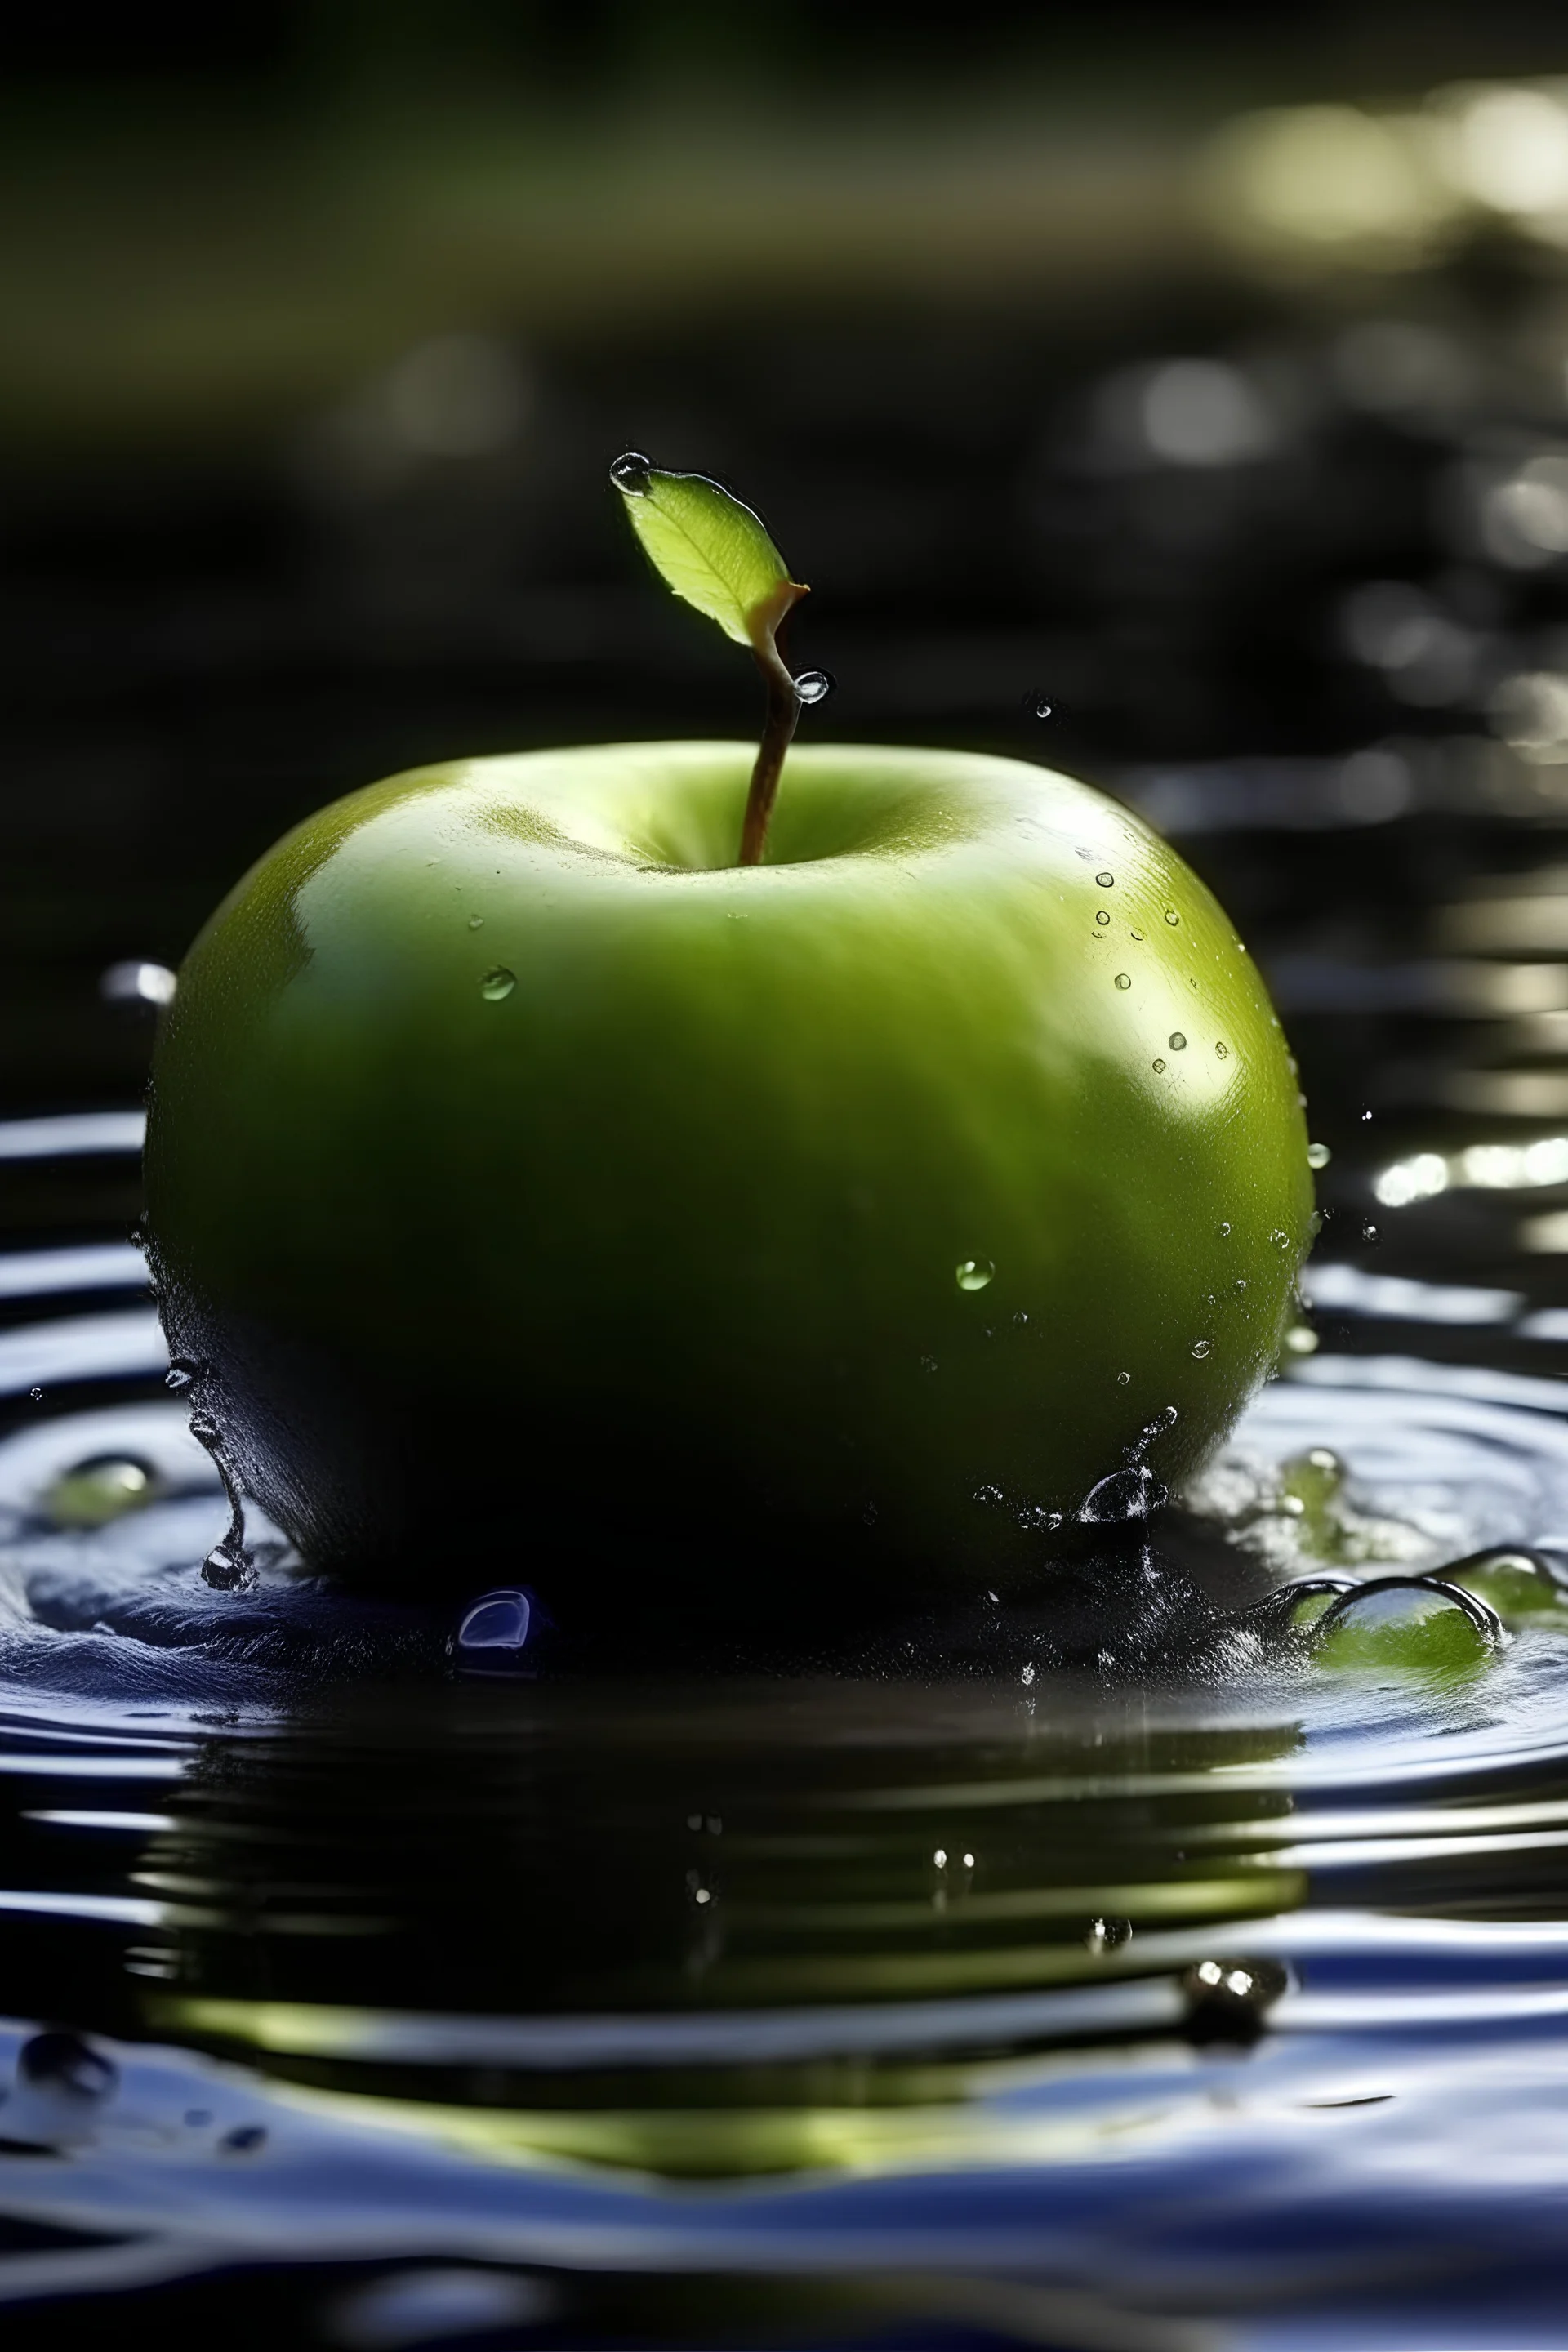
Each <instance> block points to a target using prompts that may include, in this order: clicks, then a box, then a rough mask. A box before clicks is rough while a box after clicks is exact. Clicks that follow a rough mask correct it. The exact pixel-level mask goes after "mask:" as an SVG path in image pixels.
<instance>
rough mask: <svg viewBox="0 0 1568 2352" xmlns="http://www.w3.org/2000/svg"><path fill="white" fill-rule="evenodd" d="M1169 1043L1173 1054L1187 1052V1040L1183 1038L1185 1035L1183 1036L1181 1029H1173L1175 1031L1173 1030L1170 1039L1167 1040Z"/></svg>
mask: <svg viewBox="0 0 1568 2352" xmlns="http://www.w3.org/2000/svg"><path fill="white" fill-rule="evenodd" d="M1167 1042H1168V1044H1169V1045H1170V1048H1171V1051H1172V1053H1173V1054H1180V1053H1182V1052H1184V1050H1185V1047H1186V1043H1187V1041H1186V1039H1185V1038H1184V1036H1183V1034H1182V1033H1181V1031H1180V1030H1179V1029H1173V1030H1172V1032H1171V1034H1170V1037H1169V1039H1168V1040H1167Z"/></svg>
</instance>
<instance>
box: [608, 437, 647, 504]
mask: <svg viewBox="0 0 1568 2352" xmlns="http://www.w3.org/2000/svg"><path fill="white" fill-rule="evenodd" d="M652 471H653V467H652V466H651V465H650V464H649V462H648V460H647V458H646V457H644V456H643V454H642V452H641V450H640V449H628V450H627V451H626V456H625V457H617V458H616V462H615V464H614V465H613V466H612V467H610V479H611V481H612V482H614V484H615V486H616V489H617V490H624V491H625V492H626V496H627V498H628V499H646V498H647V478H648V476H649V474H650V473H651V472H652Z"/></svg>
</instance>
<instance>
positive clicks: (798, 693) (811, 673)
mask: <svg viewBox="0 0 1568 2352" xmlns="http://www.w3.org/2000/svg"><path fill="white" fill-rule="evenodd" d="M833 686H834V681H833V678H832V677H831V676H830V674H829V673H828V672H827V671H826V670H825V669H803V670H802V671H801V674H800V676H799V677H797V678H796V679H795V700H796V701H797V702H804V703H805V704H806V705H807V707H808V708H809V706H810V705H811V704H812V703H814V702H826V699H827V698H828V696H829V695H830V694H831V693H832V691H833Z"/></svg>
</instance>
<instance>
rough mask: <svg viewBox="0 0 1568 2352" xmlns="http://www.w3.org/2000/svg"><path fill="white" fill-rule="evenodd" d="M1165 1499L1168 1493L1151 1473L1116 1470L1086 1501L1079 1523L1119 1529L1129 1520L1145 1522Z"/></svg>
mask: <svg viewBox="0 0 1568 2352" xmlns="http://www.w3.org/2000/svg"><path fill="white" fill-rule="evenodd" d="M1164 1499H1165V1489H1164V1488H1163V1486H1161V1484H1160V1481H1159V1480H1158V1478H1156V1477H1155V1475H1154V1474H1153V1472H1152V1470H1142V1469H1139V1470H1113V1471H1112V1472H1111V1474H1110V1477H1109V1478H1101V1479H1100V1482H1099V1484H1098V1485H1097V1486H1091V1487H1090V1488H1089V1492H1088V1494H1087V1495H1086V1496H1084V1498H1083V1507H1082V1508H1081V1510H1080V1511H1079V1519H1080V1520H1081V1521H1082V1522H1083V1523H1084V1524H1085V1525H1087V1526H1089V1527H1116V1526H1121V1525H1122V1524H1123V1523H1124V1522H1125V1521H1126V1520H1128V1519H1146V1518H1147V1517H1148V1516H1149V1514H1150V1512H1151V1511H1157V1510H1158V1509H1159V1507H1160V1505H1161V1504H1162V1503H1163V1501H1164Z"/></svg>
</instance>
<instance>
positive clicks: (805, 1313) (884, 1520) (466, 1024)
mask: <svg viewBox="0 0 1568 2352" xmlns="http://www.w3.org/2000/svg"><path fill="white" fill-rule="evenodd" d="M752 756H753V755H752V749H751V748H750V747H748V746H745V745H742V744H731V743H712V742H691V743H626V744H606V745H600V746H595V747H592V748H586V749H578V750H572V751H547V752H533V753H529V754H526V755H521V756H518V757H513V758H502V759H489V760H475V761H457V762H453V763H451V764H449V765H446V766H441V767H434V768H428V769H425V770H422V771H420V772H416V773H414V774H411V775H405V776H402V777H396V778H394V779H393V780H392V781H391V782H386V783H382V784H378V785H375V786H374V787H372V788H371V789H370V790H368V791H364V792H361V793H355V794H353V795H352V796H351V797H350V798H348V799H346V800H343V801H341V802H339V803H336V804H335V805H334V806H332V807H331V808H328V809H325V810H323V811H322V812H321V813H320V814H317V815H316V816H313V817H311V818H310V820H308V822H307V823H305V824H302V825H300V827H299V828H298V829H297V830H296V831H295V832H293V833H292V834H290V835H289V836H288V837H287V838H286V839H285V840H284V841H283V842H281V843H280V844H279V845H278V846H277V847H276V848H275V849H273V850H272V851H271V852H270V853H269V854H268V856H266V857H264V858H263V859H262V861H261V862H260V864H259V865H258V866H257V867H256V868H255V869H254V870H253V871H252V873H251V874H250V875H248V876H247V877H246V879H245V880H244V881H242V882H241V883H240V885H239V886H238V887H237V889H236V890H235V891H234V892H233V893H232V895H231V896H230V897H229V898H228V899H227V900H226V903H225V904H224V905H223V906H222V907H221V908H219V909H218V911H217V913H216V915H215V916H214V917H213V919H212V920H211V921H210V922H209V923H208V925H207V927H206V929H205V930H204V931H203V933H202V934H201V936H200V938H199V939H198V940H197V941H196V943H195V947H194V948H193V949H192V950H191V953H190V955H189V957H188V959H187V961H186V962H185V965H184V970H183V971H182V972H181V975H180V982H179V990H178V994H177V996H176V997H175V1000H174V1004H173V1006H172V1007H171V1008H170V1010H169V1012H168V1013H167V1014H166V1016H165V1018H164V1023H163V1029H162V1033H161V1035H160V1039H159V1044H158V1047H157V1054H156V1060H155V1066H154V1076H153V1095H152V1110H151V1120H150V1127H149V1133H148V1143H147V1162H146V1169H147V1198H148V1207H149V1218H150V1224H151V1230H152V1234H153V1244H154V1252H155V1262H156V1265H157V1267H158V1271H159V1276H160V1281H161V1286H162V1303H163V1316H164V1321H165V1325H166V1328H167V1331H168V1336H169V1340H170V1344H171V1347H172V1349H174V1352H175V1354H176V1355H177V1356H179V1357H183V1358H186V1359H189V1360H192V1361H193V1363H195V1365H197V1366H199V1368H200V1370H199V1372H198V1374H197V1385H198V1391H199V1396H200V1401H201V1402H202V1404H203V1406H204V1409H205V1411H207V1412H210V1413H211V1414H212V1415H214V1416H215V1417H216V1420H217V1421H218V1423H220V1425H221V1427H222V1428H223V1430H224V1433H225V1435H226V1442H227V1446H228V1452H229V1455H230V1458H231V1461H232V1463H233V1465H234V1467H235V1468H236V1470H237V1473H238V1475H239V1476H240V1477H241V1479H242V1480H243V1482H244V1484H245V1485H246V1486H247V1487H248V1488H249V1489H250V1490H251V1492H252V1493H254V1494H255V1495H256V1496H258V1499H259V1500H260V1501H261V1502H262V1503H263V1504H264V1505H265V1506H266V1507H267V1509H268V1512H269V1513H270V1514H271V1515H272V1516H273V1517H274V1518H275V1519H277V1520H278V1521H279V1522H280V1523H281V1525H282V1526H283V1527H285V1528H287V1529H288V1530H289V1533H290V1534H291V1535H292V1536H293V1537H294V1538H296V1539H297V1540H298V1542H299V1543H300V1546H301V1547H302V1549H303V1550H304V1552H305V1554H306V1555H307V1557H308V1558H309V1559H310V1560H311V1561H312V1562H314V1563H316V1564H318V1565H320V1566H321V1567H322V1568H326V1569H331V1570H338V1571H341V1572H342V1573H343V1574H344V1575H347V1576H353V1577H357V1578H359V1579H360V1580H368V1581H377V1580H379V1581H382V1582H386V1583H390V1582H402V1583H405V1584H414V1585H420V1584H422V1585H424V1586H425V1587H426V1588H427V1589H437V1588H442V1587H445V1588H447V1589H449V1590H451V1591H453V1592H454V1593H457V1592H460V1591H472V1590H473V1589H475V1587H476V1586H478V1585H479V1584H482V1583H485V1582H495V1581H496V1580H498V1578H499V1576H500V1573H501V1572H502V1570H504V1571H505V1572H506V1573H508V1574H517V1573H521V1574H522V1575H524V1576H526V1577H528V1578H529V1579H531V1580H532V1581H534V1582H535V1583H537V1584H539V1585H541V1586H542V1587H543V1588H544V1590H545V1591H547V1592H549V1593H550V1594H551V1596H552V1599H553V1600H554V1601H556V1603H557V1605H558V1606H560V1607H564V1608H565V1609H567V1610H568V1612H570V1609H571V1608H572V1606H573V1605H574V1603H573V1596H574V1595H576V1596H579V1597H580V1603H581V1605H582V1606H584V1607H587V1606H589V1605H591V1601H592V1597H593V1596H595V1595H599V1594H603V1593H605V1592H607V1591H614V1590H616V1589H617V1588H623V1589H624V1587H625V1586H626V1584H627V1583H628V1582H630V1581H641V1580H647V1579H648V1578H649V1577H655V1578H657V1579H659V1580H672V1579H673V1580H679V1578H680V1577H681V1576H682V1575H684V1574H686V1573H687V1572H688V1571H689V1573H690V1575H691V1576H692V1578H693V1579H695V1580H699V1581H700V1580H701V1579H702V1578H704V1577H706V1578H712V1577H715V1576H720V1577H724V1578H728V1579H730V1580H732V1581H733V1582H735V1583H737V1584H742V1583H747V1582H753V1581H754V1580H759V1579H762V1578H767V1579H770V1580H773V1582H774V1583H775V1584H776V1583H777V1581H778V1580H781V1579H782V1580H786V1589H787V1584H793V1583H794V1582H799V1581H805V1580H814V1581H816V1582H818V1583H824V1582H826V1583H827V1584H829V1585H830V1586H836V1587H837V1590H839V1591H850V1590H852V1589H853V1588H854V1587H855V1586H856V1585H857V1584H858V1585H859V1586H860V1587H861V1589H863V1590H874V1589H880V1588H893V1589H900V1590H904V1589H913V1588H915V1587H917V1586H923V1587H931V1586H933V1585H934V1586H941V1585H943V1584H947V1585H949V1586H952V1585H957V1586H959V1587H962V1588H964V1589H966V1590H973V1587H974V1586H975V1584H976V1582H979V1583H980V1584H982V1585H990V1586H992V1587H994V1588H996V1589H1000V1580H1003V1579H1013V1580H1016V1579H1017V1578H1018V1577H1020V1576H1022V1575H1026V1574H1028V1573H1029V1572H1031V1571H1032V1570H1035V1569H1036V1568H1037V1566H1038V1564H1039V1563H1040V1561H1041V1560H1042V1559H1045V1558H1048V1555H1049V1550H1050V1540H1051V1538H1050V1530H1051V1528H1052V1527H1053V1526H1054V1525H1056V1524H1057V1523H1058V1520H1059V1519H1069V1518H1071V1517H1072V1516H1073V1515H1075V1514H1077V1513H1079V1512H1081V1511H1083V1510H1084V1508H1085V1506H1086V1501H1087V1498H1088V1497H1089V1496H1090V1494H1091V1491H1092V1490H1093V1489H1094V1488H1095V1487H1096V1486H1097V1485H1098V1484H1099V1482H1100V1481H1102V1480H1104V1479H1105V1478H1107V1477H1108V1476H1113V1475H1116V1474H1118V1473H1119V1472H1121V1471H1123V1470H1124V1469H1126V1468H1127V1467H1128V1466H1129V1465H1142V1466H1144V1467H1146V1468H1147V1469H1148V1470H1149V1472H1150V1473H1152V1475H1153V1476H1154V1477H1156V1478H1158V1479H1159V1480H1161V1481H1163V1482H1166V1483H1168V1484H1174V1483H1175V1482H1177V1481H1179V1480H1180V1479H1181V1478H1182V1477H1183V1476H1184V1475H1185V1474H1187V1473H1188V1472H1190V1471H1191V1470H1192V1469H1193V1468H1194V1466H1195V1465H1197V1464H1198V1463H1199V1462H1200V1461H1201V1460H1202V1459H1203V1457H1204V1456H1205V1454H1208V1453H1209V1452H1210V1451H1211V1450H1212V1449H1213V1447H1214V1446H1215V1444H1216V1443H1217V1442H1218V1441H1219V1440H1220V1439H1221V1438H1222V1437H1223V1435H1224V1433H1226V1430H1227V1429H1228V1428H1229V1427H1230V1425H1231V1423H1233V1422H1234V1420H1235V1418H1236V1416H1237V1413H1238V1412H1239V1411H1240V1410H1241V1408H1242V1406H1243V1405H1244V1404H1245V1403H1246V1402H1247V1399H1248V1397H1249V1396H1250V1395H1251V1394H1252V1392H1253V1391H1254V1390H1255V1388H1256V1387H1257V1385H1258V1382H1259V1381H1261V1380H1262V1379H1263V1378H1264V1377H1265V1376H1266V1374H1267V1373H1268V1370H1269V1369H1270V1367H1271V1366H1272V1364H1273V1363H1274V1361H1275V1359H1276V1355H1277V1352H1278V1350H1279V1346H1280V1342H1281V1338H1282V1333H1283V1330H1284V1328H1285V1326H1286V1324H1287V1322H1288V1320H1289V1315H1290V1311H1291V1301H1292V1293H1293V1288H1294V1285H1295V1280H1296V1276H1297V1271H1298V1268H1299V1265H1300V1260H1301V1257H1302V1255H1303V1253H1304V1251H1305V1249H1306V1246H1307V1244H1308V1239H1309V1232H1310V1218H1311V1179H1310V1172H1309V1169H1308V1162H1307V1139H1306V1134H1305V1131H1304V1128H1303V1125H1302V1118H1301V1110H1300V1097H1299V1095H1298V1091H1297V1080H1296V1076H1295V1070H1294V1066H1293V1064H1292V1063H1291V1061H1290V1059H1289V1054H1288V1052H1287V1049H1286V1045H1285V1043H1284V1040H1283V1038H1282V1036H1281V1034H1280V1031H1279V1024H1278V1022H1277V1020H1276V1018H1275V1016H1274V1013H1273V1012H1272V1010H1271V1008H1270V1006H1269V1003H1268V995H1267V993H1266V992H1265V989H1264V987H1263V984H1262V982H1261V981H1260V979H1259V977H1258V972H1257V971H1256V970H1255V968H1254V966H1253V965H1252V963H1251V962H1250V961H1249V960H1248V958H1247V955H1246V953H1245V951H1244V950H1243V948H1242V946H1241V944H1240V942H1239V941H1238V940H1237V938H1236V936H1235V933H1234V931H1233V929H1232V927H1231V925H1230V923H1229V921H1228V920H1227V919H1226V916H1225V915H1224V914H1223V912H1222V911H1221V909H1220V908H1218V907H1217V906H1216V904H1215V901H1214V899H1213V898H1211V897H1210V895H1209V893H1208V892H1207V891H1206V890H1205V888H1204V887H1203V886H1202V885H1201V884H1200V883H1199V882H1198V881H1197V880H1196V878H1195V877H1194V876H1193V875H1192V874H1191V873H1190V872H1189V871H1188V869H1187V868H1186V866H1184V864H1183V863H1182V861H1181V860H1180V858H1179V857H1177V856H1175V854H1174V853H1173V851H1172V850H1171V849H1170V848H1169V847H1167V846H1166V845H1164V844H1163V842H1161V841H1160V840H1159V839H1158V838H1156V837H1155V836H1154V835H1152V834H1151V833H1150V832H1149V831H1148V830H1147V829H1146V828H1145V827H1144V826H1143V825H1142V824H1140V823H1139V822H1138V820H1137V819H1136V818H1135V817H1133V816H1131V814H1128V812H1127V811H1126V810H1124V809H1122V808H1121V807H1119V806H1117V805H1116V804H1115V803H1112V802H1111V801H1110V800H1109V799H1107V798H1105V797H1104V796H1102V795H1101V794H1100V793H1096V792H1094V791H1092V790H1090V789H1089V787H1088V786H1086V785H1084V784H1082V783H1079V782H1073V781H1072V780H1071V779H1070V778H1068V777H1066V776H1062V775H1057V774H1052V773H1049V772H1044V771H1042V770H1040V769H1038V768H1036V767H1032V766H1028V765H1026V764H1024V763H1022V762H1017V761H1007V760H1001V759H993V758H985V757H981V756H977V755H972V754H966V753H962V752H953V751H909V750H891V749H871V748H867V747H865V746H859V745H856V746H844V747H831V746H829V747H821V748H816V749H813V750H808V751H797V752H796V753H795V754H794V755H793V757H792V759H791V761H790V766H789V775H788V780H787V783H786V786H785V789H784V792H783V793H781V794H780V796H779V799H778V803H777V809H776V814H774V815H773V821H772V826H771V830H770V831H769V833H768V835H767V838H766V849H765V856H763V862H761V863H758V864H749V865H736V864H734V863H733V862H732V861H733V859H734V856H735V844H736V841H737V839H738V837H739V835H740V831H741V824H742V812H743V810H744V808H745V806H746V803H747V794H748V777H749V774H750V772H751V771H752ZM1123 1483H1125V1482H1123ZM1110 1491H1111V1493H1112V1494H1116V1493H1119V1492H1120V1491H1121V1488H1120V1487H1119V1488H1117V1489H1112V1490H1110ZM1089 1509H1090V1513H1091V1515H1094V1513H1095V1512H1096V1510H1097V1506H1095V1505H1089ZM654 1589H658V1586H657V1585H656V1587H655V1588H654ZM671 1589H673V1586H672V1587H671Z"/></svg>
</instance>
